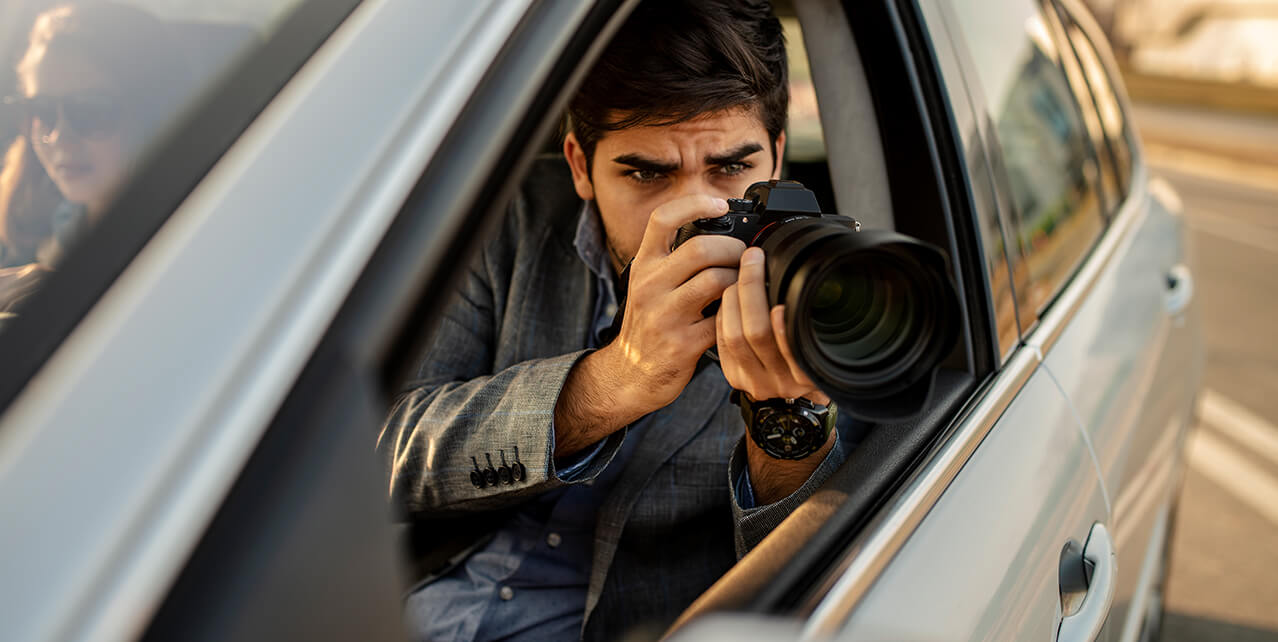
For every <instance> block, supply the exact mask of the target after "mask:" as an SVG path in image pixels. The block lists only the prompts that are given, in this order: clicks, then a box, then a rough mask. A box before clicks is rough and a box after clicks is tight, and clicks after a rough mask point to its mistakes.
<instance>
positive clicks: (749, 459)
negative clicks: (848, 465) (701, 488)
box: [745, 431, 838, 506]
mask: <svg viewBox="0 0 1278 642" xmlns="http://www.w3.org/2000/svg"><path fill="white" fill-rule="evenodd" d="M836 439H838V434H837V433H835V432H834V431H831V432H830V436H829V437H828V438H827V439H826V441H825V444H824V445H822V446H821V448H820V449H819V450H817V451H816V452H814V453H812V454H811V455H810V456H808V457H805V458H803V459H776V458H775V457H772V456H770V455H768V454H767V453H766V452H764V451H763V449H762V448H760V447H759V445H758V444H756V443H754V440H753V439H750V437H749V436H747V437H746V438H745V447H746V466H747V467H748V468H749V469H750V485H751V486H752V487H753V492H754V497H755V500H756V505H757V506H765V505H767V504H773V503H776V502H778V501H781V500H782V499H785V498H786V497H788V496H790V495H791V494H793V493H794V492H795V491H797V490H799V488H801V487H802V486H803V484H804V483H806V482H807V481H808V478H810V477H812V474H813V473H815V472H816V469H817V468H818V467H820V465H821V462H823V461H825V458H826V456H827V455H829V454H830V449H831V448H833V447H834V442H835V440H836Z"/></svg>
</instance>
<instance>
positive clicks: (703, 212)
mask: <svg viewBox="0 0 1278 642" xmlns="http://www.w3.org/2000/svg"><path fill="white" fill-rule="evenodd" d="M727 211H728V202H727V201H725V200H723V199H721V198H716V197H714V196H710V195H708V194H691V195H689V196H684V197H682V198H677V199H675V200H673V201H670V202H668V203H666V204H664V205H662V206H661V207H658V208H657V209H655V210H653V211H652V215H651V216H649V217H648V225H647V226H646V227H645V228H644V231H643V240H642V241H640V242H639V251H638V252H637V253H636V254H635V256H636V258H637V257H641V256H642V257H645V258H649V259H653V258H660V257H664V256H666V255H668V254H670V246H671V245H672V244H673V243H674V240H675V234H676V233H677V232H678V230H679V228H680V227H683V226H684V225H685V224H688V223H691V222H693V221H695V220H697V219H700V218H711V217H714V216H720V215H722V214H724V213H725V212H727Z"/></svg>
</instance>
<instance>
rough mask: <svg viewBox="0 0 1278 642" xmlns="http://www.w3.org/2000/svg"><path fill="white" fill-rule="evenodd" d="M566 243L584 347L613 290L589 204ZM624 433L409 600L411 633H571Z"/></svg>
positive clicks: (566, 469)
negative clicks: (579, 271) (583, 302)
mask: <svg viewBox="0 0 1278 642" xmlns="http://www.w3.org/2000/svg"><path fill="white" fill-rule="evenodd" d="M573 245H574V247H575V249H576V251H577V255H578V257H579V258H580V259H581V260H582V262H583V263H585V264H586V266H587V267H588V268H589V269H590V271H591V272H592V273H593V274H594V275H595V278H596V279H598V285H599V287H598V288H597V291H598V294H597V296H596V299H595V305H594V321H593V325H592V328H593V332H592V333H591V339H592V345H591V346H589V347H591V348H598V347H599V346H600V345H601V343H602V334H603V332H604V331H605V330H607V329H608V328H609V327H611V325H612V320H613V316H614V315H615V314H616V311H617V296H616V291H615V288H614V283H613V276H612V268H611V265H610V264H609V261H608V253H607V250H606V248H605V246H604V240H603V229H602V224H601V223H600V220H599V214H598V213H597V212H596V211H595V209H594V206H593V203H587V204H586V205H585V206H584V207H583V208H582V211H581V214H580V216H579V218H578V223H577V233H576V237H575V240H574V241H573ZM643 423H644V421H643V420H640V421H639V422H638V423H637V424H635V425H633V426H631V427H630V433H629V434H628V435H627V439H626V440H625V442H624V443H623V445H622V447H621V449H620V450H619V451H618V453H617V454H616V456H615V457H614V458H613V461H612V462H611V463H610V464H609V465H608V467H607V468H606V469H604V471H603V472H602V473H601V474H600V475H599V476H597V477H596V478H595V479H594V480H593V481H592V482H588V483H585V484H574V485H571V486H568V487H566V488H562V489H559V490H556V491H553V492H550V493H547V494H545V495H542V496H541V497H538V498H536V499H534V500H531V501H529V502H528V503H527V504H525V505H524V506H523V507H521V508H520V509H519V510H517V511H516V512H515V513H514V515H513V516H512V517H511V519H510V521H509V522H507V523H506V524H505V525H504V526H503V527H502V528H501V529H499V530H498V531H497V533H496V534H495V535H494V537H493V538H492V540H490V541H489V542H488V543H487V544H486V545H484V546H482V547H481V548H479V549H478V550H476V551H475V552H474V553H472V554H471V555H470V557H468V558H467V559H466V560H465V561H464V562H462V563H461V564H459V565H457V566H456V567H454V568H453V569H452V570H451V571H449V572H448V573H447V574H445V575H443V576H441V577H440V578H438V579H436V580H435V581H433V582H431V583H429V584H427V585H426V586H424V587H422V588H421V589H420V590H418V591H417V592H416V593H414V594H413V595H412V596H410V597H409V599H408V603H407V605H406V611H407V613H406V615H407V617H408V619H409V623H410V627H411V630H412V631H413V634H414V635H415V636H416V637H418V638H419V639H427V640H491V639H507V638H513V639H529V640H566V639H577V638H578V637H579V636H580V633H581V627H582V619H583V617H584V615H585V604H586V591H587V587H588V585H589V582H590V566H591V554H592V551H593V547H594V527H595V521H596V520H595V516H596V513H597V511H598V510H599V507H600V506H601V505H602V504H603V502H604V500H605V499H606V498H607V496H608V492H609V491H610V490H611V488H612V485H613V483H614V482H615V481H616V478H617V476H618V475H619V474H620V471H621V470H622V469H623V468H624V467H625V462H626V460H627V459H628V458H629V457H630V455H631V453H632V452H633V450H634V445H635V444H636V443H637V441H638V437H637V435H636V434H635V431H636V430H640V431H641V430H642V425H643ZM602 444H603V442H602V441H600V443H599V444H597V445H596V446H595V447H593V448H588V449H587V450H585V451H583V454H580V455H577V456H575V457H573V458H571V459H570V460H568V461H561V462H558V464H559V470H558V475H559V477H560V478H561V479H563V480H565V481H572V480H573V479H574V477H576V476H577V475H578V474H579V473H580V472H581V471H582V470H584V469H585V468H586V467H587V464H589V463H590V461H591V460H592V459H593V458H594V457H595V456H596V455H597V454H598V453H599V451H600V450H601V449H602Z"/></svg>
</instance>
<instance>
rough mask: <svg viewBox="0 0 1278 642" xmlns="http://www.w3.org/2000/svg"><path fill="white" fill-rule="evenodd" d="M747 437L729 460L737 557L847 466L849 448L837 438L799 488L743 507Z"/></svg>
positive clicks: (729, 485)
mask: <svg viewBox="0 0 1278 642" xmlns="http://www.w3.org/2000/svg"><path fill="white" fill-rule="evenodd" d="M745 439H746V438H745V437H742V438H741V439H740V440H739V441H738V442H737V446H736V448H733V449H732V456H731V458H729V460H728V479H729V483H728V489H729V490H728V492H730V493H731V494H732V516H733V517H734V518H735V520H734V521H735V528H734V535H735V540H736V541H735V543H736V549H737V559H741V558H742V557H744V556H745V554H746V553H749V552H750V550H751V549H753V548H754V547H755V546H757V545H758V544H759V542H761V541H763V538H764V537H767V535H768V533H771V532H772V529H774V528H776V527H777V526H778V525H780V524H781V521H782V520H784V519H785V518H787V517H789V516H790V513H793V512H794V510H795V509H796V508H798V507H799V505H800V504H802V503H803V502H804V501H806V500H807V499H808V498H809V497H811V496H812V494H813V493H815V492H816V491H817V489H819V488H820V487H821V485H822V484H824V483H825V480H827V479H829V478H830V475H833V474H834V471H836V470H838V469H839V466H842V465H843V461H844V460H845V459H847V448H848V446H847V445H846V444H844V443H843V440H842V439H835V440H834V446H833V447H832V448H830V452H828V453H826V454H825V459H823V460H821V463H820V464H819V465H818V466H817V468H816V470H814V471H812V475H810V476H809V477H808V479H807V481H805V482H803V485H802V486H800V487H799V488H798V489H797V490H795V491H794V492H793V493H790V494H789V495H787V496H786V497H783V498H781V499H779V500H777V501H775V502H773V503H771V504H764V505H762V506H754V505H751V504H749V503H748V502H746V503H744V504H745V505H747V506H750V507H749V508H743V502H742V498H741V497H739V496H738V494H737V491H738V490H739V486H738V483H737V482H738V480H740V479H741V477H742V476H743V475H745V474H746V452H745V449H746V446H745Z"/></svg>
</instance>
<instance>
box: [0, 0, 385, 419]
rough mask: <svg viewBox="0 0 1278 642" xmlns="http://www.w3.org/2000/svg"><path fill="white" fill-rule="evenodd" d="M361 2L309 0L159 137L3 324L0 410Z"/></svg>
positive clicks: (4, 409)
mask: <svg viewBox="0 0 1278 642" xmlns="http://www.w3.org/2000/svg"><path fill="white" fill-rule="evenodd" d="M361 2H362V0H333V1H329V0H309V1H307V2H305V3H303V4H300V5H298V6H297V7H295V8H294V9H293V10H292V11H290V12H289V13H288V14H287V15H286V16H285V17H284V18H283V19H282V20H281V22H280V24H279V26H278V27H277V28H276V29H275V30H274V31H273V32H272V33H271V34H269V35H268V37H267V38H265V39H264V40H262V41H260V42H259V43H258V44H257V45H256V46H255V47H253V48H252V49H251V50H250V51H249V52H242V53H243V55H241V56H240V58H239V59H238V62H236V63H235V64H233V65H231V66H230V67H229V68H228V69H226V70H225V71H224V73H222V74H221V75H220V80H219V81H218V82H216V83H214V84H213V85H212V86H210V87H205V88H202V92H201V93H200V94H199V95H200V96H201V98H200V102H199V103H198V104H195V105H193V106H191V107H190V108H188V109H187V110H186V111H185V112H184V113H183V114H182V115H180V116H179V117H178V118H177V119H176V120H175V121H174V122H173V123H171V124H170V125H169V126H168V127H166V128H165V133H164V134H162V135H161V136H160V137H158V138H157V140H156V141H155V145H154V146H153V147H152V148H151V149H149V150H148V152H147V153H146V154H145V156H144V157H143V159H142V160H141V161H140V162H139V164H138V170H137V173H136V174H135V175H134V177H133V178H131V180H130V181H129V182H128V184H127V185H126V186H125V187H124V188H123V189H122V190H121V192H120V194H119V195H118V196H117V197H116V198H115V200H114V201H113V202H112V204H111V205H110V206H109V207H108V208H107V211H106V212H105V213H104V214H103V217H102V219H101V221H100V222H99V224H97V225H95V226H93V228H92V229H91V230H89V232H88V234H87V235H86V237H85V238H84V239H83V240H82V241H81V242H80V244H79V245H78V246H77V248H76V249H75V250H74V251H72V252H69V253H68V255H67V257H66V259H65V260H64V262H63V263H62V264H60V265H59V267H58V269H57V270H56V271H53V272H51V273H50V275H49V277H48V278H47V279H46V280H45V281H44V282H43V283H42V284H41V287H40V288H38V289H37V290H36V291H35V292H34V293H33V294H32V295H31V297H30V298H29V299H28V300H27V301H26V302H25V303H24V306H23V308H22V310H21V312H20V314H18V315H17V316H16V317H15V318H12V319H10V320H8V321H7V322H6V325H5V327H4V328H3V330H2V331H0V355H4V362H5V367H4V369H3V370H2V371H0V414H3V413H4V412H5V411H7V410H8V408H9V407H10V405H11V404H12V403H13V402H14V400H15V399H17V398H18V397H19V396H20V395H21V393H22V390H23V389H24V388H25V387H26V385H27V383H28V382H29V381H31V379H32V378H33V377H34V376H35V375H36V374H37V373H38V372H39V371H40V369H41V368H42V367H43V366H44V364H45V363H46V362H47V361H48V360H49V358H50V357H51V356H52V355H53V354H54V353H55V352H56V351H57V350H58V348H59V347H60V346H61V345H62V343H63V341H64V340H65V339H66V338H67V337H68V336H70V335H71V333H72V332H73V331H74V330H75V328H76V327H77V326H78V325H79V323H80V322H81V320H83V319H84V317H85V316H86V315H87V314H88V312H89V310H91V309H92V308H93V307H94V306H95V305H96V304H97V302H98V300H99V299H101V298H102V296H103V295H104V294H105V293H106V292H107V291H108V290H109V289H110V288H111V286H112V284H113V283H115V281H116V279H117V278H118V277H119V276H120V274H121V273H123V272H124V270H125V268H126V267H127V266H128V265H129V263H131V262H132V261H133V258H134V257H135V256H137V254H138V253H139V252H141V250H142V248H143V247H145V246H146V245H147V243H149V242H150V240H151V239H152V237H154V236H155V234H156V232H158V231H159V229H160V228H161V227H162V226H163V225H164V223H165V222H166V221H167V220H168V218H169V217H170V216H171V215H172V214H173V212H174V211H176V210H177V208H178V206H179V205H180V204H181V203H182V202H183V201H184V200H185V199H186V198H187V196H188V195H189V194H190V193H191V192H192V191H193V190H194V189H195V186H196V185H198V184H199V183H200V181H201V180H203V178H204V176H205V175H206V174H207V173H208V172H209V170H210V169H211V168H212V167H213V166H214V165H215V164H216V163H217V161H218V160H219V159H220V158H221V157H222V156H223V155H224V154H225V153H226V151H227V150H228V149H230V147H231V145H232V144H233V143H234V142H235V141H236V140H237V139H238V138H239V137H240V136H241V135H242V134H243V133H244V131H245V130H246V129H248V127H249V125H250V124H251V123H252V122H253V121H254V120H255V119H256V118H257V116H258V115H259V114H260V113H261V112H262V110H263V109H265V107H266V105H267V104H269V103H270V102H271V100H273V99H274V98H275V96H276V95H277V94H278V93H279V92H280V90H281V89H283V87H284V86H285V85H286V84H287V83H288V81H289V80H290V79H292V77H293V76H294V75H295V74H296V73H297V71H298V70H299V69H300V68H301V67H302V66H303V65H304V64H305V63H306V61H307V60H309V59H310V57H311V56H312V55H313V54H314V53H315V52H316V51H317V50H318V49H319V48H320V46H321V45H322V44H323V43H324V42H325V41H326V40H328V38H329V36H330V35H332V33H333V32H334V31H335V30H336V29H337V28H338V26H339V25H341V24H342V22H344V21H345V20H346V18H347V17H348V16H349V15H350V14H351V12H353V11H354V10H355V9H356V8H357V7H358V6H359V5H360V4H361Z"/></svg>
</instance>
